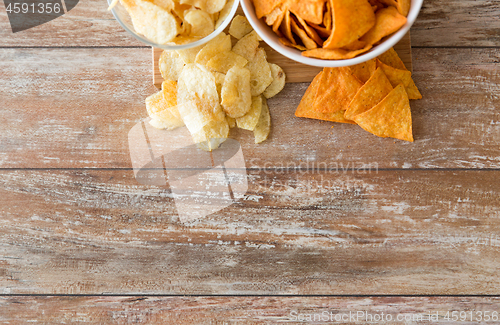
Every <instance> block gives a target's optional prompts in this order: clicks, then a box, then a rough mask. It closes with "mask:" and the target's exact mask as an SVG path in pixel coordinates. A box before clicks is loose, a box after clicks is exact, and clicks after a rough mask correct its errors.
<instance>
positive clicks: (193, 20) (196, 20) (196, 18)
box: [184, 9, 215, 38]
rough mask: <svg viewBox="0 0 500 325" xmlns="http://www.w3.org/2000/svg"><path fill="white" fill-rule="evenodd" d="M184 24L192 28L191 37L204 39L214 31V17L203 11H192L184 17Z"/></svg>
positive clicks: (190, 30)
mask: <svg viewBox="0 0 500 325" xmlns="http://www.w3.org/2000/svg"><path fill="white" fill-rule="evenodd" d="M184 22H186V23H188V24H189V26H190V29H189V36H191V37H199V38H203V37H205V36H208V35H209V34H211V33H212V32H213V31H214V28H215V26H214V21H213V20H212V17H211V16H210V15H209V14H208V13H206V12H205V11H203V10H199V9H192V10H189V11H188V12H187V13H185V15H184Z"/></svg>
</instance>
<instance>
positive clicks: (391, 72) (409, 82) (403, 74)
mask: <svg viewBox="0 0 500 325" xmlns="http://www.w3.org/2000/svg"><path fill="white" fill-rule="evenodd" d="M377 67H380V68H382V70H384V73H385V75H386V76H387V78H388V79H389V81H390V82H391V84H392V86H393V87H396V86H397V85H398V84H400V83H402V84H403V85H404V86H405V89H406V92H407V93H408V98H410V99H421V98H422V94H420V91H418V88H417V86H416V85H415V83H414V82H413V79H412V78H411V72H410V71H408V70H401V69H396V68H393V67H390V66H388V65H387V64H384V63H382V62H381V61H380V60H378V59H377Z"/></svg>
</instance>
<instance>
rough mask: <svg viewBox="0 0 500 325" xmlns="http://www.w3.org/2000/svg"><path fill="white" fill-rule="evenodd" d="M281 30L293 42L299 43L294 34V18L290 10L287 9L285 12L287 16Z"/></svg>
mask: <svg viewBox="0 0 500 325" xmlns="http://www.w3.org/2000/svg"><path fill="white" fill-rule="evenodd" d="M281 32H282V33H283V35H285V37H286V38H287V39H288V40H289V41H290V43H292V44H297V42H296V41H295V39H294V38H293V34H292V19H291V17H290V11H289V10H287V11H286V13H285V17H284V19H283V21H282V23H281Z"/></svg>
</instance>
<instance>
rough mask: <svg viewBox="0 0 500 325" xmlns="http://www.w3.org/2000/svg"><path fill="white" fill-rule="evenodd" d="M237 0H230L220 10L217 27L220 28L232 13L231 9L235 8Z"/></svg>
mask: <svg viewBox="0 0 500 325" xmlns="http://www.w3.org/2000/svg"><path fill="white" fill-rule="evenodd" d="M234 1H235V0H228V1H227V2H226V5H225V6H224V8H222V10H221V11H220V12H219V17H218V18H217V21H216V22H215V28H219V26H220V25H222V23H223V22H224V21H225V20H226V19H227V18H228V17H229V15H230V14H231V9H233V5H234Z"/></svg>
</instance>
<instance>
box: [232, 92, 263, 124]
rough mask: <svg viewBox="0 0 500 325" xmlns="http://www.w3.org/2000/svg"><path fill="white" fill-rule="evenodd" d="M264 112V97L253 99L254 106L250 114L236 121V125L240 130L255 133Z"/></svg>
mask: <svg viewBox="0 0 500 325" xmlns="http://www.w3.org/2000/svg"><path fill="white" fill-rule="evenodd" d="M261 112H262V96H257V97H252V105H251V107H250V110H249V111H248V113H246V114H245V115H244V116H242V117H240V118H237V119H236V125H238V127H239V128H240V129H244V130H249V131H253V130H254V129H255V127H256V126H257V124H258V123H259V119H260V114H261Z"/></svg>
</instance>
